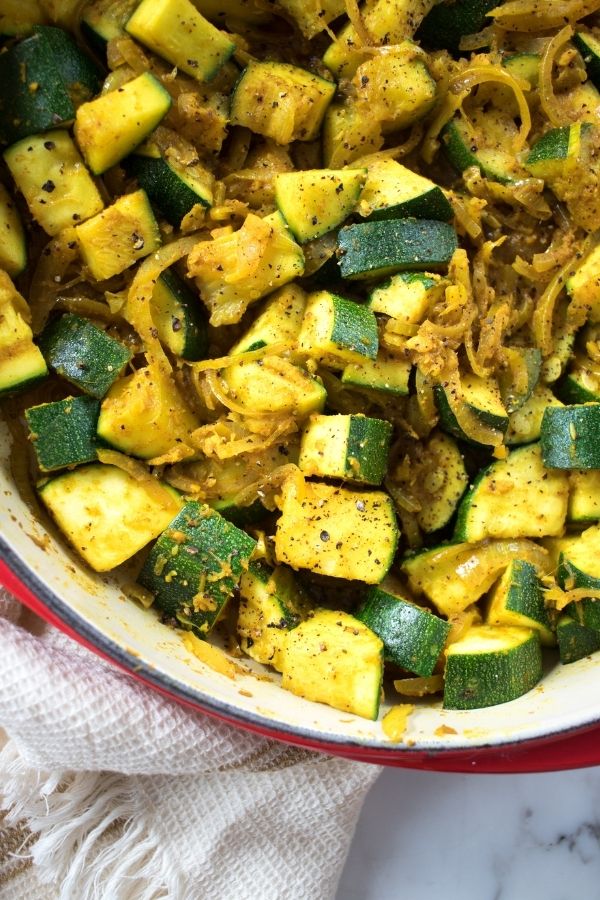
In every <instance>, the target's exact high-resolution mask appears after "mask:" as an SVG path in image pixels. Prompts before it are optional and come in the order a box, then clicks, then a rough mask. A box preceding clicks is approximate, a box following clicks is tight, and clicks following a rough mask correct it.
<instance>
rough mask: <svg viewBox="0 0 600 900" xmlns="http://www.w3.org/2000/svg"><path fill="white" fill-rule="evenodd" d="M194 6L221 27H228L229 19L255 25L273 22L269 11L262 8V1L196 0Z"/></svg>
mask: <svg viewBox="0 0 600 900" xmlns="http://www.w3.org/2000/svg"><path fill="white" fill-rule="evenodd" d="M194 6H195V7H196V9H199V10H200V12H201V13H202V15H203V16H206V18H207V19H210V21H211V22H216V23H217V24H219V25H227V21H228V20H229V19H232V20H233V21H234V22H242V23H244V24H253V25H265V24H267V23H268V22H270V21H271V15H270V13H269V10H268V9H266V8H264V7H263V6H262V4H261V0H194Z"/></svg>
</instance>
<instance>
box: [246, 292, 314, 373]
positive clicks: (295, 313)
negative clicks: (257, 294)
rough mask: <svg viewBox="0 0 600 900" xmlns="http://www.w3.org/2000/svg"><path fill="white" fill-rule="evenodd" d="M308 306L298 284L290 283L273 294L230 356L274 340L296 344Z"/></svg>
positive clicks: (271, 342)
mask: <svg viewBox="0 0 600 900" xmlns="http://www.w3.org/2000/svg"><path fill="white" fill-rule="evenodd" d="M305 309H306V294H305V292H304V291H303V290H302V288H300V287H298V285H296V284H289V285H287V286H286V287H284V288H281V290H279V291H276V292H275V293H274V294H272V295H271V296H270V297H269V298H268V300H266V302H265V305H264V306H263V308H262V310H261V312H260V313H258V315H257V316H256V318H255V319H254V321H253V323H252V325H251V326H250V328H249V329H248V331H246V332H245V333H244V335H243V336H242V337H241V338H240V339H239V341H237V342H236V343H235V344H234V345H233V347H232V348H231V350H230V351H229V356H237V355H239V354H240V353H249V352H251V351H252V350H260V349H261V348H262V347H269V346H271V344H285V345H286V346H288V347H290V346H291V347H295V346H296V341H297V339H298V335H299V334H300V328H301V326H302V319H303V317H304V311H305Z"/></svg>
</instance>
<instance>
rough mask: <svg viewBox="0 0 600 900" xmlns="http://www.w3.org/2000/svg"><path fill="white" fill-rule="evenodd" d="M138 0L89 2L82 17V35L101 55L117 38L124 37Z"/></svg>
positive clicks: (99, 0) (92, 0)
mask: <svg viewBox="0 0 600 900" xmlns="http://www.w3.org/2000/svg"><path fill="white" fill-rule="evenodd" d="M137 5H138V0H88V2H87V3H86V4H85V6H84V8H83V13H82V16H81V24H80V27H81V33H82V35H83V37H84V38H85V39H86V40H87V41H88V42H89V43H90V44H91V45H92V47H93V48H94V49H95V50H97V51H98V52H99V53H104V52H105V51H106V45H107V44H108V42H109V41H112V40H114V39H115V38H119V37H124V36H125V34H126V32H125V24H126V22H127V20H128V19H129V18H130V16H131V15H132V13H133V11H134V9H135V8H136V6H137Z"/></svg>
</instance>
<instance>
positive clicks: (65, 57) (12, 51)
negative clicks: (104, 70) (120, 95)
mask: <svg viewBox="0 0 600 900" xmlns="http://www.w3.org/2000/svg"><path fill="white" fill-rule="evenodd" d="M24 73H25V75H26V77H25V78H24V77H23V74H24ZM101 83H102V81H101V77H100V72H99V70H98V69H97V67H96V66H95V64H94V63H93V62H92V60H91V59H90V58H89V57H88V56H86V55H85V53H83V52H82V51H81V50H80V49H79V47H78V46H77V44H76V43H75V41H74V40H73V38H72V37H71V36H70V35H68V34H67V33H66V31H63V30H62V29H61V28H52V27H49V26H47V25H36V26H35V27H34V28H33V34H31V35H30V36H29V37H26V38H24V39H23V40H22V41H19V42H18V43H16V44H13V45H12V46H11V47H9V48H8V49H7V50H5V51H4V52H3V53H1V54H0V85H1V88H0V144H14V143H15V142H16V141H20V140H21V139H22V138H25V137H28V136H29V135H30V134H37V133H39V132H41V131H48V130H50V129H54V128H57V127H60V126H67V125H69V124H70V123H71V122H72V121H73V119H74V118H75V110H76V109H77V107H78V105H79V104H80V103H83V102H84V101H85V100H88V99H89V98H90V97H92V96H94V94H96V93H98V91H99V90H100V87H101Z"/></svg>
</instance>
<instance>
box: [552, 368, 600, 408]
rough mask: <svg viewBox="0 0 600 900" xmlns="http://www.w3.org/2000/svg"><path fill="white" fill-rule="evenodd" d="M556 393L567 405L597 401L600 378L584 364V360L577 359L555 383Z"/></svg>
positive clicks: (598, 400)
mask: <svg viewBox="0 0 600 900" xmlns="http://www.w3.org/2000/svg"><path fill="white" fill-rule="evenodd" d="M556 393H557V394H558V396H559V397H560V399H561V400H562V401H563V403H566V404H567V405H568V404H578V403H599V402H600V378H598V376H597V375H596V374H595V373H594V372H593V371H591V370H590V369H589V368H588V367H587V366H586V364H585V361H581V360H577V361H576V363H575V364H574V365H573V366H572V367H571V369H570V371H569V372H567V374H566V375H564V376H563V378H561V380H560V381H559V383H558V384H557V385H556Z"/></svg>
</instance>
